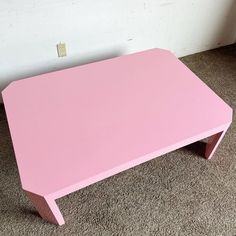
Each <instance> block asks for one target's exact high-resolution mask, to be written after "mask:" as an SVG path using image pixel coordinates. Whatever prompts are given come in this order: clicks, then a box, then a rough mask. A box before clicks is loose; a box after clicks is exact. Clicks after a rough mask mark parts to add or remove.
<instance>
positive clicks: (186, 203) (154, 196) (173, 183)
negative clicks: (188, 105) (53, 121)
mask: <svg viewBox="0 0 236 236" xmlns="http://www.w3.org/2000/svg"><path fill="white" fill-rule="evenodd" d="M181 60H182V61H183V62H184V63H185V64H186V65H187V66H188V67H189V68H190V69H191V70H192V71H193V72H195V73H196V74H197V75H198V76H199V77H200V78H201V79H202V80H203V81H204V82H205V83H206V84H207V85H208V86H209V87H211V88H212V89H213V90H214V91H215V92H216V93H217V94H218V95H219V96H220V97H222V98H223V99H224V100H225V101H226V102H227V103H228V104H229V105H230V106H231V107H232V108H233V109H234V110H236V45H233V46H228V47H224V48H221V49H217V50H211V51H207V52H203V53H198V54H195V55H192V56H187V57H184V58H182V59H181ZM199 96H201V94H199ZM235 119H236V118H235V117H234V121H233V123H232V125H231V127H230V128H229V130H228V132H227V133H226V136H225V138H224V139H223V141H222V142H221V144H220V146H219V148H218V150H217V151H216V153H215V155H214V158H213V159H212V160H210V161H207V160H205V159H204V158H202V157H201V154H202V152H203V149H204V145H205V144H204V143H203V142H197V143H194V144H192V145H190V146H187V147H185V148H182V149H180V150H177V151H174V152H172V153H169V154H167V155H163V156H161V157H159V158H156V159H154V160H152V161H149V162H147V163H144V164H142V165H140V166H137V167H135V168H132V169H130V170H127V171H125V172H123V173H120V174H118V175H116V176H113V177H111V178H108V179H106V180H103V181H101V182H99V183H96V184H94V185H92V186H89V187H87V188H84V189H82V190H80V191H77V192H75V193H72V194H70V195H68V196H66V197H63V198H61V199H59V200H57V203H58V205H59V208H60V209H61V212H62V213H63V215H64V217H65V221H66V224H65V225H63V226H61V227H58V226H55V225H52V224H49V223H47V222H45V221H44V220H42V219H41V218H40V217H39V216H38V214H37V212H36V211H35V210H34V208H33V206H32V205H31V203H30V202H29V201H28V199H27V198H26V196H25V195H24V193H23V192H22V191H21V188H20V181H19V176H18V171H17V167H16V162H15V157H14V152H13V148H12V143H11V138H10V134H9V128H8V125H7V121H6V115H5V112H4V108H3V106H1V108H0V235H1V236H2V235H3V236H5V235H7V236H8V235H41V236H42V235H91V236H99V235H102V236H110V235H134V236H138V235H160V236H162V235H168V236H171V235H181V236H182V235H187V236H189V235H193V236H198V235H199V236H200V235H204V236H205V235H207V236H211V235H217V236H218V235H219V236H223V235H225V236H233V235H236V122H235Z"/></svg>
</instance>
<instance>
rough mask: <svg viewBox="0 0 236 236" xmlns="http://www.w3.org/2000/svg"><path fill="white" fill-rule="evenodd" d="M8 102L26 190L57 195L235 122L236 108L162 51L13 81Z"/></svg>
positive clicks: (21, 175)
mask: <svg viewBox="0 0 236 236" xmlns="http://www.w3.org/2000/svg"><path fill="white" fill-rule="evenodd" d="M3 99H4V104H5V107H6V112H7V117H8V122H9V126H10V131H11V135H12V140H13V145H14V150H15V154H16V160H17V164H18V168H19V172H20V178H21V182H22V186H23V189H25V190H27V191H30V192H32V193H36V194H39V195H41V196H46V195H51V196H54V198H58V197H61V196H63V195H66V194H68V193H69V192H72V191H75V190H77V189H79V188H82V187H84V186H87V185H89V184H91V183H94V182H96V181H99V180H101V179H103V178H106V177H108V176H110V175H113V174H116V173H117V172H120V171H122V170H125V169H128V168H130V167H132V166H135V165H137V164H140V163H142V162H144V161H147V160H149V159H152V158H154V157H156V156H158V155H162V154H164V153H166V152H169V151H172V150H175V149H176V148H179V147H182V146H184V145H187V144H189V143H191V142H195V141H197V140H200V139H202V138H205V137H207V136H210V135H213V134H215V133H217V132H220V131H222V130H225V129H226V128H227V127H228V126H229V124H230V123H231V120H232V109H231V108H230V107H229V106H228V105H227V104H226V103H225V102H224V101H223V100H222V99H221V98H220V97H218V96H217V95H216V94H215V93H214V92H213V91H212V90H211V89H210V88H208V87H207V86H206V85H205V84H204V83H203V82H202V81H201V80H200V79H199V78H197V77H196V76H195V75H194V74H193V73H192V72H191V71H190V70H189V69H188V68H187V67H185V66H184V65H183V64H182V63H181V62H180V61H179V60H178V59H177V58H176V57H175V56H174V55H173V54H171V53H170V52H168V51H166V50H161V49H153V50H149V51H145V52H141V53H136V54H132V55H127V56H122V57H119V58H114V59H110V60H106V61H101V62H98V63H93V64H89V65H85V66H79V67H75V68H71V69H67V70H62V71H57V72H53V73H48V74H44V75H39V76H36V77H32V78H29V79H24V80H20V81H15V82H13V83H11V84H10V85H9V86H8V87H7V88H6V89H5V90H4V91H3ZM170 171H171V170H170Z"/></svg>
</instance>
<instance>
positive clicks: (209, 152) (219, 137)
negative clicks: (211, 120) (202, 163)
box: [205, 129, 227, 159]
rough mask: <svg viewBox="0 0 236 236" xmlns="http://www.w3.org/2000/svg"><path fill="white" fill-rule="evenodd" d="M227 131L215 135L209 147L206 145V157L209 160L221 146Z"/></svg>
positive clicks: (211, 138)
mask: <svg viewBox="0 0 236 236" xmlns="http://www.w3.org/2000/svg"><path fill="white" fill-rule="evenodd" d="M226 131H227V129H225V130H224V131H222V132H219V133H217V134H214V135H213V136H211V137H210V139H209V141H208V143H207V145H206V151H205V157H206V158H207V159H211V158H212V156H213V154H214V152H215V150H216V148H217V147H218V145H219V144H220V142H221V140H222V139H223V137H224V135H225V133H226Z"/></svg>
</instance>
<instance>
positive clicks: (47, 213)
mask: <svg viewBox="0 0 236 236" xmlns="http://www.w3.org/2000/svg"><path fill="white" fill-rule="evenodd" d="M24 191H25V193H26V195H27V196H28V198H29V199H30V200H31V202H32V203H33V205H34V207H35V208H36V209H37V211H38V212H39V214H40V216H41V217H42V218H43V219H44V220H46V221H48V222H50V223H53V224H58V225H63V224H64V223H65V221H64V219H63V216H62V214H61V212H60V210H59V208H58V206H57V204H56V202H55V200H54V199H51V198H50V197H43V196H40V195H38V194H35V193H32V192H29V191H26V190H24Z"/></svg>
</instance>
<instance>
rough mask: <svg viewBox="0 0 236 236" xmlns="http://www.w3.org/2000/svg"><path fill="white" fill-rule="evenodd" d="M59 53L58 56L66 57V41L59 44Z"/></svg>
mask: <svg viewBox="0 0 236 236" xmlns="http://www.w3.org/2000/svg"><path fill="white" fill-rule="evenodd" d="M57 54H58V57H65V56H66V44H65V43H59V44H57Z"/></svg>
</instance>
